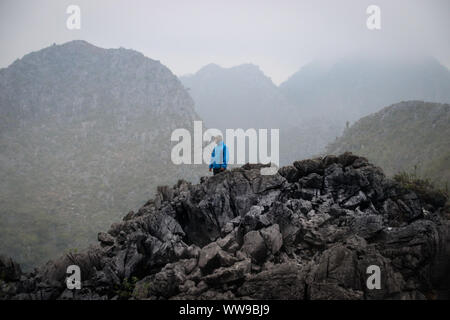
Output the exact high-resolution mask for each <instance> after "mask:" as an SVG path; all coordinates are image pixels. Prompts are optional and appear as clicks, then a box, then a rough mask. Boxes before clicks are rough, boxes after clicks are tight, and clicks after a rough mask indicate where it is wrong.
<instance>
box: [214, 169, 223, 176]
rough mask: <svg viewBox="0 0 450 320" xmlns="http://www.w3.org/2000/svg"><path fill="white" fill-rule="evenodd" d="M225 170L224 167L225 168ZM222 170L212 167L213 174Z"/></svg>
mask: <svg viewBox="0 0 450 320" xmlns="http://www.w3.org/2000/svg"><path fill="white" fill-rule="evenodd" d="M225 170H226V169H225ZM221 172H222V171H221V170H220V168H213V175H214V176H215V175H216V174H218V173H221Z"/></svg>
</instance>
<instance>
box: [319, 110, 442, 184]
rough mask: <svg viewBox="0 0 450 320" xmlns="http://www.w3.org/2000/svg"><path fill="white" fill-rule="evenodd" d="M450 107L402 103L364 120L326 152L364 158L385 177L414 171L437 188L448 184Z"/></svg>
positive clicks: (352, 127) (355, 124)
mask: <svg viewBox="0 0 450 320" xmlns="http://www.w3.org/2000/svg"><path fill="white" fill-rule="evenodd" d="M449 137H450V105H448V104H438V103H427V102H422V101H408V102H401V103H398V104H395V105H392V106H390V107H387V108H384V109H383V110H381V111H379V112H377V113H375V114H372V115H370V116H367V117H364V118H362V119H360V120H359V121H357V122H356V123H354V124H353V125H352V126H350V127H349V128H348V129H346V130H345V132H344V134H343V135H342V137H340V138H338V139H337V140H336V141H335V142H333V143H331V144H329V145H328V146H327V148H326V153H328V154H330V153H332V154H339V153H342V152H344V151H350V152H353V153H355V154H358V155H362V156H365V157H367V158H368V159H369V160H370V161H372V162H374V163H375V164H377V165H378V166H380V167H381V168H383V170H384V171H385V172H386V174H388V175H394V174H396V173H398V172H414V173H415V174H416V176H417V177H419V178H422V179H428V180H429V181H430V182H431V183H433V184H435V185H436V186H438V187H440V188H444V189H445V187H446V186H448V185H450V183H449V182H450V138H449Z"/></svg>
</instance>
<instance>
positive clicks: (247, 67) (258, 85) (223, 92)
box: [180, 64, 340, 165]
mask: <svg viewBox="0 0 450 320" xmlns="http://www.w3.org/2000/svg"><path fill="white" fill-rule="evenodd" d="M180 80H181V81H182V83H183V84H184V86H185V87H186V89H187V90H188V91H189V93H190V95H191V96H192V98H193V99H194V101H195V109H196V111H197V113H198V114H199V115H200V117H201V118H202V119H203V120H204V121H205V125H206V126H207V127H209V128H218V129H220V130H222V131H223V132H224V130H225V129H237V128H243V129H244V130H245V129H248V128H257V129H259V128H274V129H279V130H280V163H281V164H282V165H283V164H287V163H290V162H292V161H294V160H296V159H302V158H306V157H308V156H311V155H314V154H318V153H319V152H321V151H322V150H323V148H324V147H325V146H326V144H327V143H328V142H329V141H330V139H334V138H335V137H336V136H338V135H339V134H340V132H339V127H338V126H337V125H335V124H333V123H332V121H329V122H326V123H325V122H323V121H321V119H311V118H310V117H303V115H301V114H300V113H299V108H297V107H296V106H295V105H292V104H290V103H289V102H288V100H287V99H286V98H285V97H284V95H283V93H282V92H281V91H280V90H279V88H278V87H277V86H276V85H275V84H274V83H273V82H272V80H271V79H270V78H268V77H267V76H266V75H264V73H263V72H262V71H261V70H260V69H259V67H258V66H255V65H252V64H243V65H239V66H236V67H232V68H222V67H220V66H218V65H216V64H209V65H207V66H205V67H203V68H201V69H200V70H199V71H198V72H196V73H195V74H193V75H187V76H182V77H180ZM317 132H320V134H317ZM336 132H339V133H336ZM330 137H331V138H330Z"/></svg>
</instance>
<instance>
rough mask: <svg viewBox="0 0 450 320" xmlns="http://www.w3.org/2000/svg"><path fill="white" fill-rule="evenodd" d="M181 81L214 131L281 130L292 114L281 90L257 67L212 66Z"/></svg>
mask: <svg viewBox="0 0 450 320" xmlns="http://www.w3.org/2000/svg"><path fill="white" fill-rule="evenodd" d="M180 80H181V81H182V83H183V84H184V86H185V87H186V88H187V89H188V91H189V93H190V95H191V96H192V98H193V99H194V101H195V108H196V111H197V113H198V114H199V115H200V116H201V117H202V119H203V120H204V121H205V123H206V125H207V126H208V127H211V128H217V129H220V130H224V129H236V128H243V129H246V128H267V127H269V128H270V127H275V126H276V127H279V126H280V125H281V124H283V125H284V124H286V119H287V115H288V114H289V113H290V112H292V110H291V109H290V108H289V104H288V103H287V101H286V99H285V98H284V97H283V96H282V95H281V94H280V92H279V90H278V88H277V86H276V85H275V84H274V83H273V82H272V80H271V79H270V78H268V77H267V76H266V75H264V73H263V72H262V71H261V70H260V69H259V67H258V66H256V65H253V64H243V65H239V66H235V67H232V68H222V67H220V66H218V65H216V64H209V65H207V66H205V67H203V68H201V69H200V70H199V71H198V72H196V73H195V74H193V75H187V76H182V77H180Z"/></svg>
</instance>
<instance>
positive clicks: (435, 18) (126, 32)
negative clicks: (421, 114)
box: [0, 0, 450, 84]
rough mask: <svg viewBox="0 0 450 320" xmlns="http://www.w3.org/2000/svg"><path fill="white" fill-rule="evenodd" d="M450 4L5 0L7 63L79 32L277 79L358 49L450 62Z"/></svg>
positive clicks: (1, 35) (1, 33)
mask: <svg viewBox="0 0 450 320" xmlns="http://www.w3.org/2000/svg"><path fill="white" fill-rule="evenodd" d="M71 4H76V5H78V6H79V7H80V9H81V29H80V30H68V29H67V27H66V20H67V18H68V16H69V15H68V14H67V13H66V9H67V7H68V6H69V5H71ZM371 4H375V5H378V6H379V7H380V9H381V30H372V31H371V30H368V29H367V27H366V20H367V17H368V14H367V13H366V9H367V7H368V6H369V5H371ZM449 12H450V2H449V1H447V0H436V1H412V0H407V1H399V0H398V1H381V0H377V1H372V0H371V1H365V0H345V1H335V0H327V1H325V0H319V1H299V0H296V1H261V0H258V1H256V0H254V1H165V0H164V1H141V0H134V1H125V0H116V1H109V0H95V1H92V0H87V1H60V0H58V1H56V0H41V1H28V0H2V1H1V2H0V43H1V44H2V50H1V52H0V67H7V66H8V65H9V64H11V63H12V62H13V61H14V60H15V59H17V58H21V57H22V56H23V55H25V54H27V53H29V52H31V51H35V50H39V49H41V48H43V47H46V46H49V45H51V44H53V43H57V44H60V43H64V42H67V41H70V40H74V39H83V40H86V41H88V42H91V43H93V44H95V45H97V46H100V47H105V48H117V47H125V48H132V49H135V50H137V51H140V52H142V53H143V54H144V55H146V56H148V57H150V58H153V59H156V60H160V61H161V62H162V63H163V64H164V65H166V66H168V67H169V68H170V69H171V70H172V71H173V72H174V73H175V74H176V75H184V74H189V73H194V72H196V71H197V70H198V69H199V68H201V67H202V66H204V65H206V64H208V63H212V62H214V63H217V64H219V65H221V66H223V67H230V66H234V65H239V64H242V63H253V64H256V65H259V66H260V68H261V70H263V72H264V73H265V74H266V75H267V76H269V77H270V78H271V79H272V80H273V81H274V82H275V83H276V84H279V83H281V82H282V81H284V80H286V79H287V78H288V77H289V76H290V75H292V74H293V73H294V72H295V71H297V70H298V69H299V68H300V67H301V66H303V65H305V64H306V63H308V62H310V61H312V60H315V59H317V58H319V57H320V58H336V57H339V56H343V55H347V54H349V53H354V52H363V53H366V54H367V53H368V52H371V53H377V54H379V53H383V54H402V55H406V56H408V55H410V54H417V53H425V54H429V55H432V56H434V57H436V58H437V59H438V60H439V61H440V62H441V63H442V64H444V65H445V66H447V67H449V66H450V41H448V40H449V39H448V30H450V19H448V13H449Z"/></svg>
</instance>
